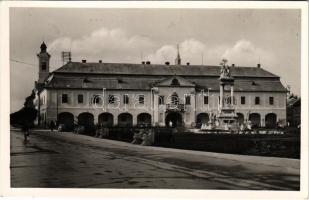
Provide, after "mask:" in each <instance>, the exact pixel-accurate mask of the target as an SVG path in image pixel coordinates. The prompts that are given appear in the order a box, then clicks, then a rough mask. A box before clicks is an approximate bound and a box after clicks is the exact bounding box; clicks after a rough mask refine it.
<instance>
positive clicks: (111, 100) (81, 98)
mask: <svg viewBox="0 0 309 200" xmlns="http://www.w3.org/2000/svg"><path fill="white" fill-rule="evenodd" d="M101 100H102V98H101V97H100V96H99V95H94V96H93V98H92V99H91V102H92V103H97V104H99V103H100V101H101ZM203 100H204V104H209V96H204V99H203ZM219 100H220V97H219ZM117 101H118V99H117V97H116V95H109V96H108V103H109V104H114V103H116V102H117ZM137 101H138V103H139V104H144V103H145V96H144V95H138V98H137ZM61 102H62V103H69V97H68V94H62V98H61ZM170 102H171V104H179V98H178V96H176V95H172V96H171V101H170ZM77 103H79V104H83V103H84V95H82V94H78V95H77ZM158 103H159V105H163V104H164V103H165V98H164V96H159V97H158ZM260 103H261V102H260V97H259V96H256V97H255V99H254V104H255V105H260ZM123 104H129V95H127V94H124V95H123ZM185 104H186V105H191V96H185ZM234 104H237V102H236V99H234ZM240 104H241V105H245V104H246V97H245V96H241V97H240ZM268 104H269V105H274V97H272V96H270V97H268Z"/></svg>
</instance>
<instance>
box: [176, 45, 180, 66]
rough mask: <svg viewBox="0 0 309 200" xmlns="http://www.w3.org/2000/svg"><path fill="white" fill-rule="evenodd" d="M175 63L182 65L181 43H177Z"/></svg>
mask: <svg viewBox="0 0 309 200" xmlns="http://www.w3.org/2000/svg"><path fill="white" fill-rule="evenodd" d="M175 65H181V58H180V54H179V45H178V44H177V57H176V59H175Z"/></svg>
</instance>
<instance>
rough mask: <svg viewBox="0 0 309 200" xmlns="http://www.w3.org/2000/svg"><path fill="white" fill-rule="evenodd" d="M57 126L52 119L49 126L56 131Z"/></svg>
mask: <svg viewBox="0 0 309 200" xmlns="http://www.w3.org/2000/svg"><path fill="white" fill-rule="evenodd" d="M55 127H56V124H55V122H54V121H53V120H52V121H50V123H49V128H50V130H51V131H52V132H53V131H54V129H55Z"/></svg>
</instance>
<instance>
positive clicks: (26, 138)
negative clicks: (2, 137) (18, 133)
mask: <svg viewBox="0 0 309 200" xmlns="http://www.w3.org/2000/svg"><path fill="white" fill-rule="evenodd" d="M22 131H23V133H24V142H25V143H27V142H28V136H30V132H29V126H28V124H26V123H24V124H23V126H22Z"/></svg>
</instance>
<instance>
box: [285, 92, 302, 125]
mask: <svg viewBox="0 0 309 200" xmlns="http://www.w3.org/2000/svg"><path fill="white" fill-rule="evenodd" d="M300 103H301V100H300V98H297V97H291V98H289V99H288V101H287V122H288V123H289V125H290V126H292V127H297V126H298V125H300V122H301V121H300V119H301V108H300V107H301V106H300V105H301V104H300Z"/></svg>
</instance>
